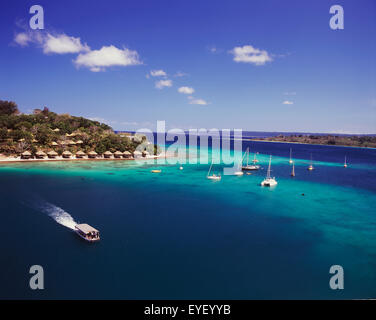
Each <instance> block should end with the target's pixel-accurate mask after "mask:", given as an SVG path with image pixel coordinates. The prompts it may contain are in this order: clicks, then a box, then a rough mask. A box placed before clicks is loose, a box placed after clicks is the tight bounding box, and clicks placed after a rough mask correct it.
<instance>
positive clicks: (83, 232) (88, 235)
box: [74, 223, 100, 242]
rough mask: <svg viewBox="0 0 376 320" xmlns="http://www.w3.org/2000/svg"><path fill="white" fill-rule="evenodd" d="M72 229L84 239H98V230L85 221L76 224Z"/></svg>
mask: <svg viewBox="0 0 376 320" xmlns="http://www.w3.org/2000/svg"><path fill="white" fill-rule="evenodd" d="M74 229H75V230H74V231H75V232H76V233H77V234H78V235H79V236H80V237H81V238H82V239H84V240H86V241H89V242H95V241H99V240H100V236H99V231H98V230H97V229H94V228H93V227H92V226H89V225H88V224H86V223H81V224H77V225H76V226H75V227H74Z"/></svg>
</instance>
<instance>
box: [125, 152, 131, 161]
mask: <svg viewBox="0 0 376 320" xmlns="http://www.w3.org/2000/svg"><path fill="white" fill-rule="evenodd" d="M123 158H127V159H129V158H132V153H130V152H129V151H124V152H123Z"/></svg>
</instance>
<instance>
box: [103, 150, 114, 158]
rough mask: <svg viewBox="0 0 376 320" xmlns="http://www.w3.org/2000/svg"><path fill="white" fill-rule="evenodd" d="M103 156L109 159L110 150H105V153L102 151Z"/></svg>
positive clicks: (110, 155) (110, 156)
mask: <svg viewBox="0 0 376 320" xmlns="http://www.w3.org/2000/svg"><path fill="white" fill-rule="evenodd" d="M103 156H104V157H105V159H110V158H112V152H111V151H106V152H105V153H103Z"/></svg>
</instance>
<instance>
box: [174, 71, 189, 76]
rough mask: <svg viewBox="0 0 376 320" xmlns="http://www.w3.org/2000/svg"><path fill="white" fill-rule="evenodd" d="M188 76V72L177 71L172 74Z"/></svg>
mask: <svg viewBox="0 0 376 320" xmlns="http://www.w3.org/2000/svg"><path fill="white" fill-rule="evenodd" d="M186 76H188V73H185V72H181V71H178V72H176V73H175V74H174V77H186Z"/></svg>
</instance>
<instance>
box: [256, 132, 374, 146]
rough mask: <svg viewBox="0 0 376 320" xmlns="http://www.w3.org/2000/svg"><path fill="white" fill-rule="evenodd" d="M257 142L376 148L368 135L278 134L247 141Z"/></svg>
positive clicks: (372, 137)
mask: <svg viewBox="0 0 376 320" xmlns="http://www.w3.org/2000/svg"><path fill="white" fill-rule="evenodd" d="M249 140H257V141H271V142H287V143H305V144H321V145H329V146H345V147H363V148H376V136H370V135H331V134H328V135H321V134H320V135H313V134H307V135H305V134H291V135H283V134H280V135H278V136H274V137H265V138H257V139H249Z"/></svg>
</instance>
